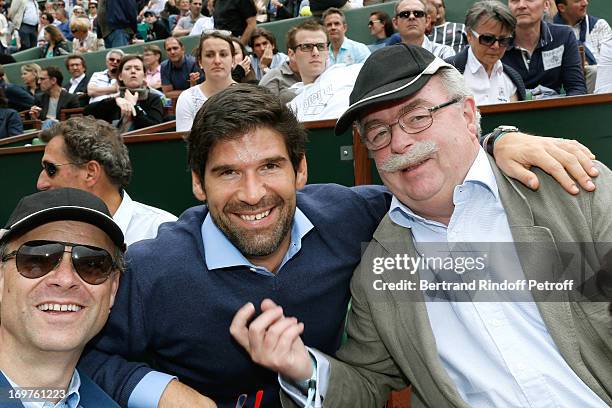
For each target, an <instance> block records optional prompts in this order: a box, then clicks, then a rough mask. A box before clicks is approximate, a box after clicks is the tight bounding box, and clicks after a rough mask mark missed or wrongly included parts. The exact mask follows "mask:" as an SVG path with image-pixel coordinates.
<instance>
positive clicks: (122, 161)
mask: <svg viewBox="0 0 612 408" xmlns="http://www.w3.org/2000/svg"><path fill="white" fill-rule="evenodd" d="M56 136H63V137H64V144H65V153H66V156H68V158H69V160H70V161H73V162H78V163H85V162H88V161H90V160H95V161H97V162H98V163H100V165H101V166H102V167H103V168H104V172H105V173H106V176H107V177H108V179H109V181H110V182H111V183H112V184H113V185H114V186H116V187H117V188H118V189H121V188H125V187H127V185H128V184H129V183H130V178H131V177H132V164H131V163H130V156H129V155H128V150H127V147H126V146H125V144H124V143H123V140H122V138H121V135H120V134H119V133H118V132H117V129H115V128H114V127H113V126H111V125H110V124H108V123H107V122H104V121H102V120H96V119H94V118H93V117H91V116H87V117H79V118H70V119H68V120H67V121H64V122H59V123H56V124H55V125H53V126H52V127H50V128H49V129H46V130H44V131H43V132H42V133H41V135H40V139H41V140H42V141H43V142H45V143H48V142H49V141H50V140H51V139H53V138H54V137H56Z"/></svg>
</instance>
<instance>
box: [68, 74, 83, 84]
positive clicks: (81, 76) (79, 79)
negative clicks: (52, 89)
mask: <svg viewBox="0 0 612 408" xmlns="http://www.w3.org/2000/svg"><path fill="white" fill-rule="evenodd" d="M83 78H85V73H82V74H81V75H79V76H78V77H76V78H70V83H71V84H78V83H79V82H81V80H83Z"/></svg>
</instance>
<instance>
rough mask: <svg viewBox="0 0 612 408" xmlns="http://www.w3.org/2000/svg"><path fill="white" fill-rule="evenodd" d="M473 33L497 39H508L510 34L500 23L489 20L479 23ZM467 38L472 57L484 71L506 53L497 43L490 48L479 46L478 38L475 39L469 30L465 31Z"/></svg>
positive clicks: (504, 48)
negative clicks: (472, 53)
mask: <svg viewBox="0 0 612 408" xmlns="http://www.w3.org/2000/svg"><path fill="white" fill-rule="evenodd" d="M474 31H476V32H477V33H478V34H480V35H493V36H495V37H497V38H500V37H509V36H510V35H511V34H512V33H511V32H510V30H507V29H505V28H504V26H503V25H502V23H500V22H499V21H497V20H494V19H491V18H489V19H486V20H483V21H481V22H480V23H479V24H478V26H476V29H475V30H474ZM467 38H468V42H469V43H470V48H471V49H472V52H474V56H475V57H476V59H477V60H478V61H480V63H481V64H482V65H483V66H484V67H485V69H487V68H488V67H492V66H493V65H495V63H496V62H497V61H499V60H500V59H501V58H502V57H503V56H504V53H505V52H506V48H507V47H500V46H499V42H497V41H495V43H494V44H493V45H491V46H486V45H482V44H480V42H479V41H478V38H476V36H475V35H474V34H473V33H472V31H471V30H467Z"/></svg>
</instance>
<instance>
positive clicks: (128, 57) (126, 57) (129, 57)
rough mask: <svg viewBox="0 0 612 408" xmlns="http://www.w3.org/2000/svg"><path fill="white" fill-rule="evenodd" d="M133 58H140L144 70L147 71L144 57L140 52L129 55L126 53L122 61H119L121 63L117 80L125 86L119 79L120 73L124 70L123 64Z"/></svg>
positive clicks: (118, 67)
mask: <svg viewBox="0 0 612 408" xmlns="http://www.w3.org/2000/svg"><path fill="white" fill-rule="evenodd" d="M131 60H139V61H140V63H141V64H142V70H143V71H145V72H146V68H145V66H144V60H143V59H142V57H141V56H140V55H138V54H128V55H124V56H123V58H121V61H119V65H118V66H117V81H118V82H119V85H121V86H123V81H122V80H120V79H119V74H121V71H123V66H124V65H125V64H126V63H127V62H128V61H131Z"/></svg>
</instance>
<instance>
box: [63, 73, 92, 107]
mask: <svg viewBox="0 0 612 408" xmlns="http://www.w3.org/2000/svg"><path fill="white" fill-rule="evenodd" d="M90 78H91V77H90V76H88V75H85V78H83V79H81V82H79V83H78V85H77V87H76V88H75V89H74V92H72V94H74V95H77V97H78V98H79V105H81V107H85V106H87V104H88V103H89V96H88V95H87V85H88V84H89V79H90ZM70 86H71V84H70V79H68V81H67V82H66V83H65V84H64V88H65V89H66V90H67V91H69V90H70ZM79 94H80V95H79Z"/></svg>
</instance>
